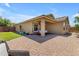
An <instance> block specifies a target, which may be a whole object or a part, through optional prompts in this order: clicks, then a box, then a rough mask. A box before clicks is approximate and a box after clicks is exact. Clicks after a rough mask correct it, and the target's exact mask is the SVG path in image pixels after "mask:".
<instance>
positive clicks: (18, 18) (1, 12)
mask: <svg viewBox="0 0 79 59" xmlns="http://www.w3.org/2000/svg"><path fill="white" fill-rule="evenodd" d="M0 16H2V17H4V18H7V19H10V20H11V21H12V22H14V23H19V22H22V21H25V20H27V19H30V18H33V17H34V16H33V15H26V14H20V13H14V12H11V11H7V10H6V9H3V8H0Z"/></svg>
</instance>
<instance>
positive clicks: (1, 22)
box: [0, 17, 13, 27]
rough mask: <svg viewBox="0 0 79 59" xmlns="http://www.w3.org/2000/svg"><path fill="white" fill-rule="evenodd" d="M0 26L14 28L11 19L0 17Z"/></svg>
mask: <svg viewBox="0 0 79 59" xmlns="http://www.w3.org/2000/svg"><path fill="white" fill-rule="evenodd" d="M0 26H7V27H10V26H13V23H12V22H11V21H10V20H9V19H6V18H2V17H0Z"/></svg>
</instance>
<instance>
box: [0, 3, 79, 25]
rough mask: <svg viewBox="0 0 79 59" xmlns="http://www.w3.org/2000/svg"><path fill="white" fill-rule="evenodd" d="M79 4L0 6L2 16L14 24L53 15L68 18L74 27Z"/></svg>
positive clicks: (18, 4)
mask: <svg viewBox="0 0 79 59" xmlns="http://www.w3.org/2000/svg"><path fill="white" fill-rule="evenodd" d="M78 12H79V4H77V3H76V4H74V3H63V4H62V3H57V4H56V3H51V4H50V3H25V4H24V3H17V4H10V3H9V4H8V3H6V4H0V16H3V17H6V18H8V19H10V20H11V21H12V22H16V23H18V22H21V21H24V20H27V19H29V18H32V17H35V16H38V15H42V14H49V13H52V14H54V16H55V17H56V18H57V17H61V16H68V17H69V21H70V24H71V26H73V25H74V16H75V15H78Z"/></svg>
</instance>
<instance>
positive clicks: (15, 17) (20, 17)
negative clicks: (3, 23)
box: [8, 14, 34, 23]
mask: <svg viewBox="0 0 79 59" xmlns="http://www.w3.org/2000/svg"><path fill="white" fill-rule="evenodd" d="M33 17H34V16H30V15H24V14H15V15H13V16H9V17H8V19H11V20H12V22H15V23H19V22H23V21H25V20H28V19H30V18H33Z"/></svg>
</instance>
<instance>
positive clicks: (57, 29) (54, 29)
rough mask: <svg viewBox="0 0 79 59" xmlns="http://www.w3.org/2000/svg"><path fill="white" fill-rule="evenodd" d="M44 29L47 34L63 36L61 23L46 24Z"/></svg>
mask: <svg viewBox="0 0 79 59" xmlns="http://www.w3.org/2000/svg"><path fill="white" fill-rule="evenodd" d="M46 29H47V31H48V32H49V33H56V34H64V33H65V31H64V29H63V22H60V23H54V24H52V23H47V24H46Z"/></svg>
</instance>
